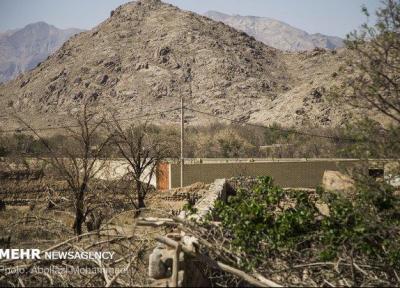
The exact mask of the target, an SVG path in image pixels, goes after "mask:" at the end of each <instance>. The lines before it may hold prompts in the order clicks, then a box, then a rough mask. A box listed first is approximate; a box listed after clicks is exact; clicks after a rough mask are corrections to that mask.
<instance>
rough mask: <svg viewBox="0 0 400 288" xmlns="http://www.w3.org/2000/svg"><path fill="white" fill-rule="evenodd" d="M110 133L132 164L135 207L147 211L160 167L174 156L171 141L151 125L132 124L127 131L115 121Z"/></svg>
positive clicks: (124, 156)
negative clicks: (148, 198) (168, 158)
mask: <svg viewBox="0 0 400 288" xmlns="http://www.w3.org/2000/svg"><path fill="white" fill-rule="evenodd" d="M109 129H110V132H111V134H113V141H112V142H113V144H115V146H116V147H118V151H119V153H120V154H121V156H122V157H123V158H125V160H126V161H127V162H128V163H129V168H130V171H131V173H130V174H131V176H132V178H133V181H134V183H135V191H136V201H132V203H133V205H134V207H135V208H136V209H138V210H139V209H141V208H145V207H146V205H145V198H146V196H147V193H148V192H149V191H150V189H151V186H150V183H151V181H152V179H153V178H154V176H155V173H156V169H157V166H158V164H160V163H161V162H162V161H163V160H164V159H165V158H166V157H168V156H171V154H172V153H171V149H170V146H169V145H168V143H167V142H168V141H167V140H166V139H165V135H164V136H163V135H162V134H161V133H160V131H159V128H156V127H155V126H152V125H149V124H148V123H138V124H133V125H131V126H129V127H128V128H126V129H124V128H123V127H122V126H121V124H120V123H119V122H118V120H116V118H115V117H114V118H113V121H112V125H109Z"/></svg>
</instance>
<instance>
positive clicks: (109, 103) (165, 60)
mask: <svg viewBox="0 0 400 288" xmlns="http://www.w3.org/2000/svg"><path fill="white" fill-rule="evenodd" d="M345 54H346V52H345V51H339V52H336V51H334V52H330V51H324V50H315V51H311V52H302V53H287V52H281V51H279V50H276V49H274V48H271V47H269V46H266V45H265V44H263V43H261V42H259V41H257V40H255V39H254V38H253V37H250V36H248V35H247V34H246V33H243V32H239V31H237V30H235V29H233V28H231V27H230V26H228V25H225V24H224V23H221V22H216V21H213V20H211V19H209V18H207V17H204V16H200V15H197V14H194V13H192V12H187V11H182V10H180V9H178V8H177V7H174V6H172V5H169V4H164V3H162V2H161V1H159V0H141V1H136V2H131V3H127V4H124V5H122V6H120V7H119V8H118V9H116V10H115V11H112V12H111V17H110V18H109V19H107V20H106V21H104V22H103V23H101V24H100V25H99V26H97V27H96V28H94V29H92V30H91V31H87V32H83V33H80V34H78V35H75V36H73V37H72V38H71V39H69V40H68V41H67V42H66V43H65V44H64V45H63V46H62V47H61V48H60V49H59V50H57V51H56V52H55V53H54V54H53V55H51V56H50V57H49V58H48V59H47V60H46V61H44V62H42V63H41V64H40V65H38V67H36V68H35V69H33V70H32V71H30V72H28V73H25V74H22V75H20V76H19V77H18V78H17V79H15V80H13V81H10V82H7V83H5V84H3V85H0V109H1V110H0V114H2V115H4V114H5V115H7V114H10V113H11V112H13V111H17V112H19V113H20V114H21V115H24V117H25V118H26V119H29V121H30V122H31V123H35V125H49V126H51V125H53V126H54V125H57V124H61V123H64V122H65V121H67V120H68V119H67V117H66V115H67V114H69V113H70V112H74V111H76V110H77V108H78V107H80V105H81V103H82V101H83V99H90V100H91V101H93V103H94V105H97V106H98V107H100V108H102V109H104V111H111V110H115V111H117V112H118V114H119V115H120V116H121V117H131V116H134V115H138V114H145V113H154V112H156V111H161V110H166V109H172V108H177V107H179V106H180V97H181V96H182V95H183V96H184V97H185V102H186V105H187V106H188V107H191V108H194V109H197V110H201V111H206V112H208V113H212V114H214V115H215V116H217V117H229V118H234V119H237V120H241V121H244V122H246V121H251V122H258V123H262V124H272V123H273V122H277V123H281V124H283V125H299V126H300V125H305V124H310V123H311V124H313V125H319V124H320V125H327V126H328V125H329V126H335V125H340V124H341V123H343V121H345V118H346V115H345V114H344V112H343V111H336V110H335V109H334V108H331V107H330V105H329V103H328V102H327V101H326V99H325V94H326V91H327V90H328V89H329V87H330V86H331V85H333V84H334V83H335V82H337V81H338V77H337V76H336V75H337V74H335V73H336V71H338V68H339V66H340V63H341V61H342V59H343V57H344V56H345ZM190 91H191V92H190ZM187 116H188V118H187V120H188V121H189V122H191V123H204V122H205V121H211V120H213V121H215V119H211V118H210V117H209V116H205V115H201V114H196V113H187ZM161 121H162V122H163V123H177V121H179V111H175V112H170V113H165V114H163V115H162V120H161ZM2 125H3V128H4V127H7V128H10V127H13V125H14V124H13V123H11V122H7V123H6V122H2ZM0 126H1V125H0ZM0 128H1V127H0Z"/></svg>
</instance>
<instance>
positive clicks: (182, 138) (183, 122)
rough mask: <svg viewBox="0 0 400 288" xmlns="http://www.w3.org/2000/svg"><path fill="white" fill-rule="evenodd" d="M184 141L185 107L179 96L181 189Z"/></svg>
mask: <svg viewBox="0 0 400 288" xmlns="http://www.w3.org/2000/svg"><path fill="white" fill-rule="evenodd" d="M184 139H185V107H184V103H183V95H182V96H181V188H182V187H183V172H184V165H185V163H184V162H185V158H184V148H183V146H184Z"/></svg>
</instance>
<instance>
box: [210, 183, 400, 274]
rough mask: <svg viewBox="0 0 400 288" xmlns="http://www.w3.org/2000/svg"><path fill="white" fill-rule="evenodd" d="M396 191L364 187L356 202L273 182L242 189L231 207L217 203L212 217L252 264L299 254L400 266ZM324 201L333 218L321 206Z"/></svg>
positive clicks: (399, 226)
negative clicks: (267, 258) (366, 259)
mask: <svg viewBox="0 0 400 288" xmlns="http://www.w3.org/2000/svg"><path fill="white" fill-rule="evenodd" d="M393 192H394V191H393V187H391V186H389V185H386V184H384V183H376V182H375V184H374V185H369V186H368V185H359V187H358V193H356V196H354V197H353V198H350V197H346V196H345V195H337V194H332V193H328V192H325V191H323V190H321V189H318V192H317V193H310V192H304V191H296V190H283V189H282V188H280V187H278V186H275V185H274V184H273V181H272V179H271V178H270V177H262V178H259V181H258V184H257V185H256V186H255V187H254V188H253V189H251V190H250V191H247V190H239V191H237V194H236V195H235V196H232V197H231V198H230V199H229V200H228V203H223V202H218V203H217V204H216V207H215V210H214V212H213V217H214V218H218V219H219V220H220V221H221V222H222V225H223V227H224V228H225V229H226V237H229V238H230V239H231V243H232V245H233V247H235V248H236V250H237V252H240V253H245V254H246V259H248V261H249V263H246V264H248V265H249V264H250V265H256V264H257V262H258V261H259V260H262V259H265V258H266V257H270V256H274V255H283V254H286V255H292V256H295V255H299V254H298V253H299V252H301V253H302V254H300V255H302V256H303V257H311V258H315V259H314V260H315V261H319V260H323V261H328V260H329V261H330V260H333V259H335V258H338V257H343V256H350V257H364V258H368V259H371V260H373V261H374V263H380V264H382V265H390V266H391V267H400V252H399V251H400V240H399V239H400V221H399V220H400V217H399V215H400V210H399V207H400V205H399V199H398V197H396V196H394V193H393ZM317 202H324V203H325V204H326V205H327V206H328V208H329V216H323V215H321V214H320V212H319V210H318V208H317V205H316V203H317Z"/></svg>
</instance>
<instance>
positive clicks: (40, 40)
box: [0, 22, 83, 83]
mask: <svg viewBox="0 0 400 288" xmlns="http://www.w3.org/2000/svg"><path fill="white" fill-rule="evenodd" d="M82 31H83V30H80V29H65V30H62V29H58V28H56V27H54V26H52V25H49V24H47V23H44V22H38V23H33V24H29V25H27V26H25V27H24V28H22V29H16V30H10V31H6V32H1V33H0V83H1V82H5V81H8V80H11V79H13V78H15V77H16V76H17V75H19V74H20V73H23V72H25V71H28V70H31V69H33V68H35V67H36V65H37V64H38V63H40V62H42V61H43V60H45V59H46V58H47V57H48V56H49V55H50V54H52V53H53V52H55V51H56V50H57V49H58V48H60V47H61V45H62V44H63V43H64V42H65V41H66V40H68V39H69V38H70V37H71V36H72V35H75V34H77V33H79V32H82Z"/></svg>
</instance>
